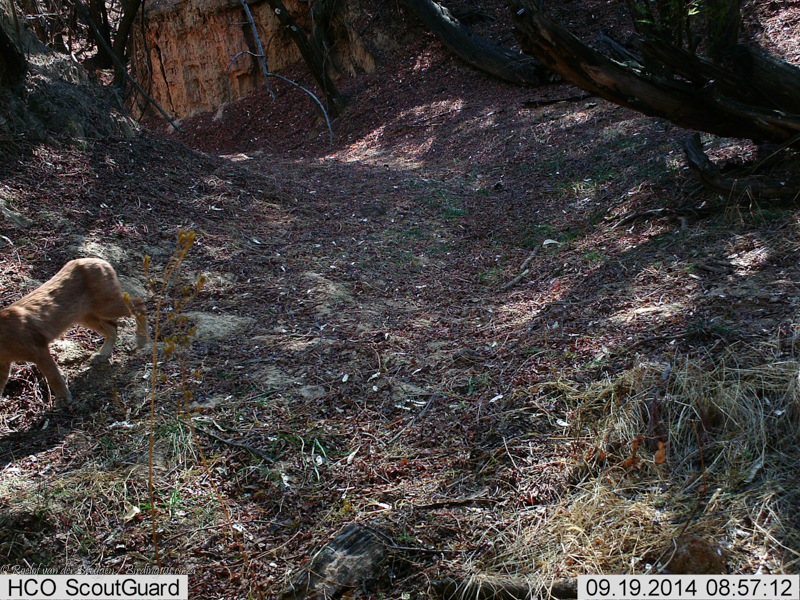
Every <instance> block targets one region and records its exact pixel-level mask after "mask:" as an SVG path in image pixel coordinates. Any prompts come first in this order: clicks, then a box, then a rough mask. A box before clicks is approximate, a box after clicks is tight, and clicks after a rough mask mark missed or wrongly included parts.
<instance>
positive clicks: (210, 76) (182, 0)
mask: <svg viewBox="0 0 800 600" xmlns="http://www.w3.org/2000/svg"><path fill="white" fill-rule="evenodd" d="M285 4H286V7H287V8H288V10H289V11H290V12H291V13H292V15H293V16H294V17H295V19H296V20H297V22H298V23H300V25H301V26H302V27H303V28H304V29H306V30H307V31H306V33H307V34H309V35H310V31H309V30H310V28H311V13H312V8H311V4H310V3H309V2H307V1H304V0H285ZM248 6H249V8H250V12H251V13H252V15H253V19H254V21H255V22H256V26H257V28H258V35H259V37H260V38H261V44H262V45H263V48H264V53H265V54H266V58H267V68H268V70H269V72H271V73H280V71H281V70H283V69H285V68H286V67H287V66H289V65H292V64H293V63H296V62H298V61H300V60H302V59H301V57H300V53H299V52H298V50H297V48H296V47H295V45H294V44H293V42H292V40H291V38H290V37H289V36H288V35H287V33H286V32H285V31H283V30H282V28H281V27H280V24H279V22H278V18H277V16H276V15H275V14H274V13H273V12H272V9H271V8H270V7H269V5H268V4H267V3H266V2H263V1H261V2H259V1H255V2H253V1H251V2H248ZM337 11H338V12H337V15H338V16H337V17H336V20H337V22H340V23H347V22H349V19H348V17H349V16H351V15H352V13H353V12H354V11H355V7H354V6H353V5H352V4H351V3H349V2H345V3H344V4H343V5H340V8H337ZM343 29H344V31H343V35H342V34H341V33H337V37H338V38H339V39H338V40H334V41H335V42H336V43H335V44H334V47H335V48H336V51H335V52H334V53H331V55H330V60H331V66H332V68H333V69H334V70H335V71H338V72H340V73H347V74H354V73H356V72H358V71H371V70H372V69H373V68H374V60H373V58H372V56H371V54H370V53H369V52H368V51H367V50H366V48H365V47H364V45H363V43H362V42H361V40H360V38H359V37H358V36H356V35H354V33H353V31H352V29H350V28H349V27H344V28H342V27H336V28H330V30H331V31H336V32H340V31H342V30H343ZM143 37H144V40H143ZM134 38H135V41H134V52H133V60H132V65H131V68H132V71H133V73H134V76H135V77H136V79H137V80H138V81H139V83H141V84H142V86H143V87H144V89H145V90H148V91H149V93H150V94H151V95H152V96H153V98H155V99H156V100H157V101H158V102H159V104H161V106H163V107H164V109H165V110H166V111H167V112H168V113H170V114H172V115H175V116H176V117H178V118H182V117H187V116H190V115H192V114H195V113H198V112H203V111H207V110H212V109H216V108H218V107H219V106H222V105H223V104H226V103H228V102H231V101H233V100H236V99H238V98H241V97H242V96H245V95H246V94H247V93H248V92H250V91H251V90H253V89H255V88H256V87H258V86H261V85H264V77H263V75H262V72H261V67H260V65H259V63H258V59H256V58H255V57H254V56H252V55H251V54H241V53H247V52H249V53H252V54H256V53H257V52H258V50H257V45H256V40H255V38H254V36H253V32H252V28H251V25H250V23H249V22H248V20H247V17H246V16H245V12H244V9H243V7H242V4H241V2H239V1H238V0H158V1H157V2H155V3H154V4H151V5H149V6H148V8H147V12H146V16H145V27H144V36H142V35H141V34H138V35H135V36H134ZM237 55H239V56H238V58H236V59H235V60H233V59H234V57H236V56H237ZM229 66H230V68H229ZM137 103H139V109H140V110H141V109H142V108H143V107H144V104H143V102H142V101H141V99H138V100H137Z"/></svg>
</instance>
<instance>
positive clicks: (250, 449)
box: [178, 418, 275, 464]
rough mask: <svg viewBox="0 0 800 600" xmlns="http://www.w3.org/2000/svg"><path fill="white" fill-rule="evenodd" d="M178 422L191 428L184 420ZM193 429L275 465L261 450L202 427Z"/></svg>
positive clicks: (273, 460)
mask: <svg viewBox="0 0 800 600" xmlns="http://www.w3.org/2000/svg"><path fill="white" fill-rule="evenodd" d="M178 420H179V421H180V422H181V423H183V424H184V425H187V426H189V427H191V425H190V424H189V423H188V422H187V421H185V420H184V419H180V418H179V419H178ZM194 428H195V429H196V430H197V431H199V432H200V433H202V434H203V435H207V436H208V437H210V438H213V439H215V440H217V441H218V442H222V443H223V444H227V445H228V446H233V447H234V448H241V449H242V450H247V451H248V452H249V453H250V454H252V455H253V456H255V457H256V458H260V459H261V460H265V461H267V462H268V463H269V464H275V459H273V458H270V457H269V456H267V455H266V454H264V453H263V452H261V450H257V449H256V448H253V447H252V446H248V445H247V444H243V443H241V442H235V441H233V440H229V439H227V438H224V437H221V436H219V435H217V434H216V433H212V432H210V431H208V430H207V429H203V428H202V427H198V426H197V425H195V426H194Z"/></svg>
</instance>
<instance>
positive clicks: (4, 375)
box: [0, 362, 11, 396]
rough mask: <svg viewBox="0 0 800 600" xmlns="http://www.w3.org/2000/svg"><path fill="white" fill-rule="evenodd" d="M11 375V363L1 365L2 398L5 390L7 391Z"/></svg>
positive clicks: (0, 386)
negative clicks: (7, 383)
mask: <svg viewBox="0 0 800 600" xmlns="http://www.w3.org/2000/svg"><path fill="white" fill-rule="evenodd" d="M9 373H11V363H10V362H8V363H0V396H2V395H3V390H4V389H6V381H8V374H9Z"/></svg>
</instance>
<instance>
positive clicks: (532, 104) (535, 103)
mask: <svg viewBox="0 0 800 600" xmlns="http://www.w3.org/2000/svg"><path fill="white" fill-rule="evenodd" d="M587 98H594V94H577V95H575V96H564V97H563V98H553V99H550V100H526V101H525V102H523V103H522V107H523V108H539V107H540V106H549V105H550V104H558V103H559V102H580V101H581V100H586V99H587Z"/></svg>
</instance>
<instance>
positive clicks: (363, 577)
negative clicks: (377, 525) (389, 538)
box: [280, 524, 386, 600]
mask: <svg viewBox="0 0 800 600" xmlns="http://www.w3.org/2000/svg"><path fill="white" fill-rule="evenodd" d="M385 557H386V546H385V545H384V544H383V543H382V542H381V541H380V539H378V536H377V535H376V534H375V533H373V532H372V531H370V530H369V529H367V528H365V527H362V526H361V525H357V524H350V525H348V526H346V527H345V528H344V529H342V530H341V531H340V532H339V534H338V535H337V536H336V537H335V538H334V539H333V540H331V541H330V542H329V543H328V544H326V545H325V546H324V547H323V548H322V549H321V550H320V551H319V552H318V553H317V554H316V555H315V556H314V558H313V559H312V560H311V561H310V563H309V565H308V566H307V567H306V568H305V569H303V570H302V571H301V572H300V573H299V574H298V575H297V576H296V577H295V578H294V579H293V580H292V582H291V583H290V584H289V586H288V587H287V588H286V589H285V590H283V591H282V592H281V594H280V598H281V600H302V599H303V598H338V597H340V596H341V595H342V594H343V593H344V592H345V591H346V590H348V589H353V588H356V587H363V586H365V585H366V584H367V583H368V582H370V581H373V580H375V579H376V578H377V575H378V567H379V565H380V563H381V561H382V560H383V559H384V558H385Z"/></svg>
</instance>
